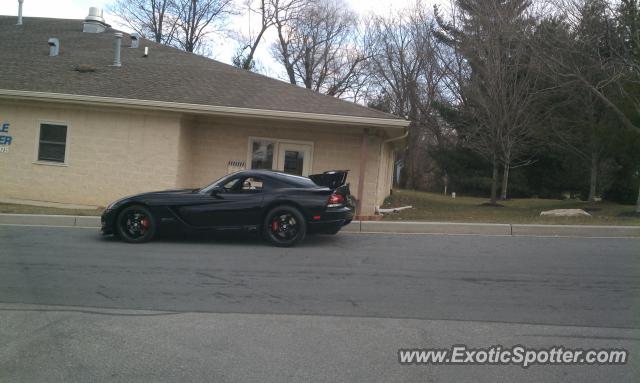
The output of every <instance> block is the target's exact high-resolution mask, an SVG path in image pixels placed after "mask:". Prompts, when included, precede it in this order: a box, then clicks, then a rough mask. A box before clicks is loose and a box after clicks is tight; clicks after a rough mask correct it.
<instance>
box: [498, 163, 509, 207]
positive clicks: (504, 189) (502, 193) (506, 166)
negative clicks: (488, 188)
mask: <svg viewBox="0 0 640 383" xmlns="http://www.w3.org/2000/svg"><path fill="white" fill-rule="evenodd" d="M509 167H510V166H509V164H504V169H503V170H502V190H501V191H500V199H501V200H502V201H506V199H507V187H508V186H509Z"/></svg>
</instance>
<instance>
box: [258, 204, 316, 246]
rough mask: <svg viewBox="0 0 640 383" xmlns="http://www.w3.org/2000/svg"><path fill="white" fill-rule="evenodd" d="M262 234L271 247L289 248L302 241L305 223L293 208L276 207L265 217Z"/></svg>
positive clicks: (305, 230) (304, 233)
mask: <svg viewBox="0 0 640 383" xmlns="http://www.w3.org/2000/svg"><path fill="white" fill-rule="evenodd" d="M262 232H263V234H264V237H265V238H266V239H267V240H268V241H269V242H271V243H272V244H273V245H275V246H279V247H289V246H293V245H295V244H297V243H298V242H300V241H302V240H303V239H304V236H305V235H306V233H307V223H306V221H305V220H304V217H303V216H302V213H300V211H299V210H298V209H296V208H295V207H292V206H276V207H275V208H273V209H271V211H269V213H268V214H267V216H266V217H265V220H264V223H263V225H262Z"/></svg>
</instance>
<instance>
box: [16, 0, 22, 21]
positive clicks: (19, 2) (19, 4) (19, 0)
mask: <svg viewBox="0 0 640 383" xmlns="http://www.w3.org/2000/svg"><path fill="white" fill-rule="evenodd" d="M22 3H24V0H18V23H17V24H16V25H22Z"/></svg>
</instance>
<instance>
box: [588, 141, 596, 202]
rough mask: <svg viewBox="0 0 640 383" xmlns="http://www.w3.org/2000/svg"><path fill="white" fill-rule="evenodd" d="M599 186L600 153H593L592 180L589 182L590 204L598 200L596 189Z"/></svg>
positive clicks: (593, 151) (594, 151)
mask: <svg viewBox="0 0 640 383" xmlns="http://www.w3.org/2000/svg"><path fill="white" fill-rule="evenodd" d="M597 185H598V152H597V151H596V150H592V151H591V180H590V181H589V202H595V200H596V187H597Z"/></svg>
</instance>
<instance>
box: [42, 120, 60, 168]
mask: <svg viewBox="0 0 640 383" xmlns="http://www.w3.org/2000/svg"><path fill="white" fill-rule="evenodd" d="M66 150H67V126H66V125H58V124H48V123H43V124H40V139H39V141H38V161H47V162H60V163H64V162H65V155H66Z"/></svg>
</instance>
